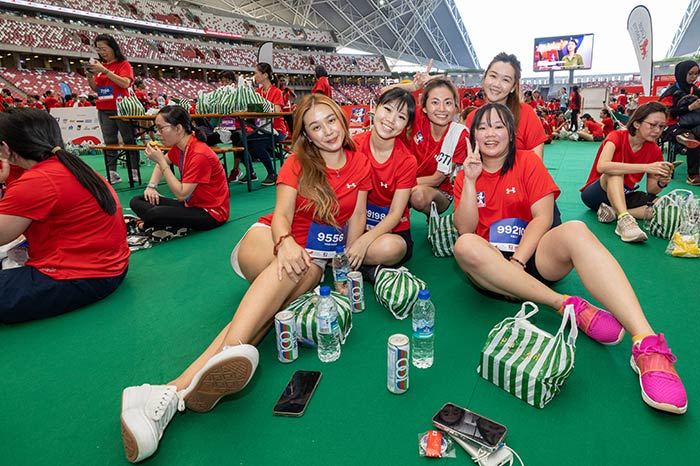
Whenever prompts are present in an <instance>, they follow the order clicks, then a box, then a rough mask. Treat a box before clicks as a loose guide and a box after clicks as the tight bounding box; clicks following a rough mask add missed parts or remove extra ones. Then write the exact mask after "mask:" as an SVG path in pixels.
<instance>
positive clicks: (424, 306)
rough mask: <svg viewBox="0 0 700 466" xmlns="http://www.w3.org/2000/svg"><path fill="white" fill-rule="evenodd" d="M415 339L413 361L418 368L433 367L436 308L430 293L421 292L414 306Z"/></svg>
mask: <svg viewBox="0 0 700 466" xmlns="http://www.w3.org/2000/svg"><path fill="white" fill-rule="evenodd" d="M412 316H413V337H412V342H411V346H412V348H411V359H412V361H413V365H414V366H416V367H418V368H421V369H423V368H426V367H430V366H432V365H433V358H434V351H435V349H434V344H435V335H434V333H433V327H434V326H435V306H433V303H432V302H431V301H430V292H429V291H428V290H420V291H419V292H418V301H416V303H415V304H414V305H413V312H412Z"/></svg>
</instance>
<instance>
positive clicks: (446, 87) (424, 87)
mask: <svg viewBox="0 0 700 466" xmlns="http://www.w3.org/2000/svg"><path fill="white" fill-rule="evenodd" d="M431 67H432V60H431V62H430V64H429V65H428V68H427V70H426V71H425V72H421V73H416V75H415V77H414V79H413V82H408V83H404V84H397V85H394V86H389V87H387V88H384V89H383V91H387V90H389V89H391V88H396V87H398V88H401V89H405V90H407V91H409V92H413V93H414V95H415V94H416V93H418V92H420V101H421V104H420V106H419V107H418V108H417V109H416V118H415V120H414V122H413V126H412V128H411V132H410V135H409V134H408V133H406V139H407V140H406V142H407V145H408V147H409V149H410V150H411V151H412V152H413V155H415V156H416V160H417V161H418V172H417V177H418V179H417V185H416V186H415V187H414V188H413V190H412V191H411V198H410V205H411V207H413V208H414V209H416V210H418V211H419V212H423V213H424V214H426V215H429V214H430V208H431V204H432V203H435V206H436V207H437V210H438V212H440V213H442V212H444V211H445V210H447V208H448V207H449V206H450V204H451V203H452V182H451V181H450V177H451V176H452V173H453V171H454V168H455V167H456V166H459V165H461V163H462V162H463V161H464V159H465V158H466V156H467V128H465V127H464V125H462V124H459V123H456V122H455V121H454V120H455V117H456V116H457V115H458V114H459V91H458V90H457V88H456V87H455V85H454V84H452V82H451V81H448V80H447V79H444V78H442V77H441V76H432V77H431V76H430V75H429V72H430V68H431Z"/></svg>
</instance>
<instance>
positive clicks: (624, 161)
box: [581, 102, 673, 242]
mask: <svg viewBox="0 0 700 466" xmlns="http://www.w3.org/2000/svg"><path fill="white" fill-rule="evenodd" d="M665 127H666V107H665V106H664V105H663V104H662V103H660V102H648V103H646V104H644V105H642V106H640V107H639V108H637V110H635V111H634V113H633V114H632V116H631V117H630V119H629V121H628V122H627V129H620V130H615V131H613V132H612V133H610V134H609V135H608V136H607V137H606V138H605V140H604V141H603V143H602V144H601V145H600V147H599V148H598V153H597V154H596V158H595V161H594V162H593V168H591V173H590V175H589V176H588V181H587V182H586V185H585V186H584V187H583V188H581V200H582V201H583V203H584V204H586V205H587V206H588V207H589V208H590V209H591V210H595V211H597V212H598V221H599V222H603V223H610V222H613V221H615V220H617V227H616V228H615V233H617V235H618V236H620V239H621V240H622V241H625V242H639V241H646V239H647V235H646V233H644V231H642V229H641V228H639V225H637V221H636V220H635V219H649V218H651V214H652V212H651V209H648V206H650V205H652V204H653V203H654V202H656V200H657V197H656V195H657V194H659V193H660V192H661V191H662V190H663V189H664V188H665V187H666V186H667V185H668V183H669V182H670V181H671V176H672V175H673V164H671V163H670V162H665V161H664V157H663V154H662V153H661V149H660V148H659V146H658V145H657V144H656V140H657V139H658V138H659V137H661V133H663V131H664V128H665ZM644 174H646V175H647V179H646V190H645V191H641V190H639V191H638V190H637V189H638V187H639V186H638V184H637V183H639V182H640V181H641V180H642V178H643V177H644Z"/></svg>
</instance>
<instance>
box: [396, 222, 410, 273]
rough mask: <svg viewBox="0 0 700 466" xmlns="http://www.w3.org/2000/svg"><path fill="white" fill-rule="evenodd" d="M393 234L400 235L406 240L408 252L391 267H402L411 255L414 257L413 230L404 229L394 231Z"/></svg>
mask: <svg viewBox="0 0 700 466" xmlns="http://www.w3.org/2000/svg"><path fill="white" fill-rule="evenodd" d="M391 234H392V235H398V236H400V237H401V238H403V240H404V241H405V242H406V254H404V255H403V257H402V258H401V260H400V261H399V262H398V264H394V265H392V266H391V267H395V268H398V267H401V266H402V265H403V264H405V263H406V262H408V261H409V259H410V258H411V257H413V238H412V237H411V230H410V229H408V230H403V231H392V232H391Z"/></svg>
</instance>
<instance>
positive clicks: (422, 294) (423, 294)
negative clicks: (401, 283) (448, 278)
mask: <svg viewBox="0 0 700 466" xmlns="http://www.w3.org/2000/svg"><path fill="white" fill-rule="evenodd" d="M418 299H430V291H428V290H420V291H419V292H418Z"/></svg>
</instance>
